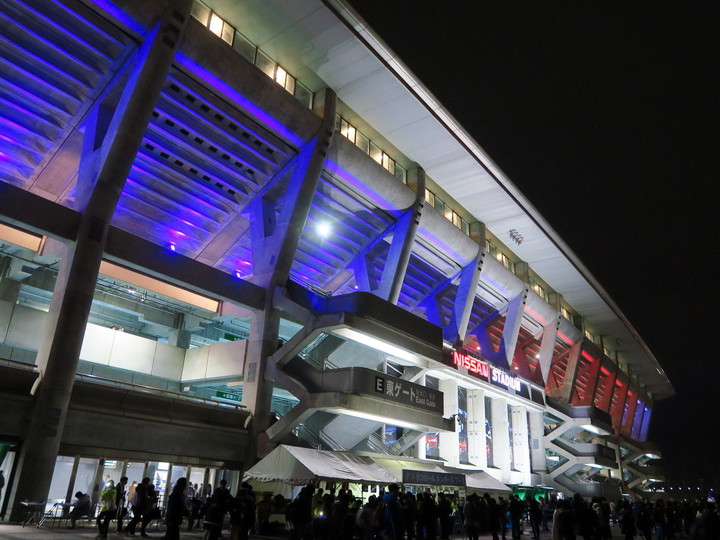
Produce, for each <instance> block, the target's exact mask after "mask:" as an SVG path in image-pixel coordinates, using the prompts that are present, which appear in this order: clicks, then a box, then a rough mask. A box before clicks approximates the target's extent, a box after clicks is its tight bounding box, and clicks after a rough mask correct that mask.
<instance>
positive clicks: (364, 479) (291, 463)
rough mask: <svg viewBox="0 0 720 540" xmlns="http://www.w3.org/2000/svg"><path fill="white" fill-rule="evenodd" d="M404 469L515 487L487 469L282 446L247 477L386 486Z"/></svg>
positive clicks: (502, 489)
mask: <svg viewBox="0 0 720 540" xmlns="http://www.w3.org/2000/svg"><path fill="white" fill-rule="evenodd" d="M403 469H410V470H419V471H428V472H437V473H452V474H463V475H465V478H466V487H467V489H468V490H475V491H481V492H483V491H487V492H491V493H510V492H511V491H512V490H511V489H510V488H509V487H507V486H506V485H505V484H503V483H502V482H500V481H499V480H497V479H495V478H493V477H492V476H491V475H489V474H488V473H486V472H485V471H478V470H469V469H456V468H453V467H447V466H445V465H441V464H439V463H437V462H433V461H426V460H421V459H413V458H406V459H402V458H398V457H392V456H383V455H372V456H368V455H358V454H351V453H349V452H328V451H325V450H313V449H312V448H300V447H297V446H286V445H280V446H278V447H277V448H275V449H274V450H273V451H272V452H270V453H269V454H268V455H267V456H265V457H264V458H263V459H262V460H260V462H258V463H257V464H256V465H255V466H254V467H252V468H250V469H249V470H248V471H247V472H246V473H245V477H244V480H246V481H253V480H254V481H256V482H263V483H274V489H272V491H274V492H278V491H281V490H279V489H278V488H277V485H278V484H277V483H278V482H281V483H283V484H286V485H288V486H304V485H306V484H308V483H310V482H313V481H315V480H330V481H336V482H351V483H356V484H379V485H387V484H391V483H393V482H395V483H398V484H399V483H402V478H403Z"/></svg>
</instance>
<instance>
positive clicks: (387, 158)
mask: <svg viewBox="0 0 720 540" xmlns="http://www.w3.org/2000/svg"><path fill="white" fill-rule="evenodd" d="M390 162H392V159H390V156H388V155H387V154H386V153H385V152H383V155H382V166H383V168H385V169H386V170H388V171H389V170H390ZM393 172H394V169H393Z"/></svg>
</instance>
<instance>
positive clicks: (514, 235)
mask: <svg viewBox="0 0 720 540" xmlns="http://www.w3.org/2000/svg"><path fill="white" fill-rule="evenodd" d="M508 236H509V237H510V240H512V241H513V242H515V243H516V244H517V245H518V246H519V245H520V244H522V243H523V241H524V240H525V238H524V237H523V235H522V234H520V233H519V232H518V231H517V229H510V230H509V231H508Z"/></svg>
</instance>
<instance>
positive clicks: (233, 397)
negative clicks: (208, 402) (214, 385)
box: [215, 390, 242, 401]
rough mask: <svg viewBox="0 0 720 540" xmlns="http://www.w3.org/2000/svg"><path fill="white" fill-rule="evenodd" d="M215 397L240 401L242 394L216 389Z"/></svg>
mask: <svg viewBox="0 0 720 540" xmlns="http://www.w3.org/2000/svg"><path fill="white" fill-rule="evenodd" d="M215 397H219V398H222V399H227V400H230V401H242V396H239V395H238V394H233V393H231V392H221V391H220V390H217V391H216V392H215Z"/></svg>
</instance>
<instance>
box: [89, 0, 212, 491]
mask: <svg viewBox="0 0 720 540" xmlns="http://www.w3.org/2000/svg"><path fill="white" fill-rule="evenodd" d="M191 15H192V16H193V17H195V18H196V19H197V20H198V21H200V22H201V23H202V24H203V25H205V26H207V25H208V21H209V20H210V8H209V7H207V6H206V5H205V4H203V3H202V2H198V1H196V2H194V3H193V7H192V13H191ZM83 493H84V492H83Z"/></svg>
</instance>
